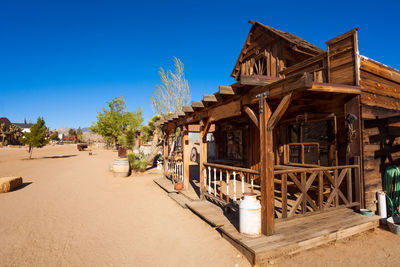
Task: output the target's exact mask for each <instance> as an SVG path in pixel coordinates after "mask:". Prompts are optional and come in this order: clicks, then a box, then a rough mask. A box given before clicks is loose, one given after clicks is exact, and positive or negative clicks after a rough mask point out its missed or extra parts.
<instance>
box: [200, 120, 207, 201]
mask: <svg viewBox="0 0 400 267" xmlns="http://www.w3.org/2000/svg"><path fill="white" fill-rule="evenodd" d="M204 163H207V133H206V123H205V121H204V120H203V119H200V162H199V170H200V173H199V178H200V199H202V200H203V199H204V177H203V176H204V174H203V169H204V168H205V167H204Z"/></svg>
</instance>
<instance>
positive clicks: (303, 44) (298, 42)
mask: <svg viewBox="0 0 400 267" xmlns="http://www.w3.org/2000/svg"><path fill="white" fill-rule="evenodd" d="M249 23H251V24H253V26H252V28H251V29H250V32H251V31H252V30H253V28H254V27H262V28H263V29H264V30H266V31H267V32H269V33H272V35H275V36H276V37H278V38H280V39H283V40H284V41H286V42H288V43H290V44H291V45H292V46H294V47H295V48H296V49H297V51H298V52H303V53H305V54H309V55H310V54H311V55H319V54H321V53H324V52H325V51H324V50H323V49H321V48H319V47H318V46H315V45H313V44H312V43H309V42H307V41H306V40H304V39H302V38H300V37H298V36H296V35H294V34H291V33H289V32H284V31H281V30H278V29H275V28H272V27H270V26H267V25H264V24H262V23H260V22H257V21H252V20H250V21H249ZM248 40H249V36H248V37H247V40H246V42H245V44H244V46H243V48H242V50H241V51H240V55H242V53H243V52H244V49H245V48H246V44H247V42H248ZM240 58H241V57H240V56H239V58H238V60H237V61H236V64H235V67H234V68H233V71H232V74H231V76H232V77H235V73H236V71H238V65H239V60H240Z"/></svg>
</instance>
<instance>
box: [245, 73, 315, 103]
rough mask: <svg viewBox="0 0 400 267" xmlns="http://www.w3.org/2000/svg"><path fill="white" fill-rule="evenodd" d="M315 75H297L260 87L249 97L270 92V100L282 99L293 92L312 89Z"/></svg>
mask: <svg viewBox="0 0 400 267" xmlns="http://www.w3.org/2000/svg"><path fill="white" fill-rule="evenodd" d="M312 80H313V75H312V74H311V73H307V72H304V73H301V74H296V75H293V76H290V77H287V78H285V79H282V80H279V81H276V82H274V83H271V84H269V85H266V86H258V87H256V88H255V89H254V90H252V91H251V92H250V94H249V95H248V96H255V95H258V94H261V93H264V92H268V98H280V97H282V96H285V95H287V94H289V93H291V92H296V91H300V90H306V89H310V88H311V84H312Z"/></svg>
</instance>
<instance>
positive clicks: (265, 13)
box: [0, 0, 400, 128]
mask: <svg viewBox="0 0 400 267" xmlns="http://www.w3.org/2000/svg"><path fill="white" fill-rule="evenodd" d="M399 10H400V4H399V2H398V1H380V2H379V3H377V2H376V1H374V2H372V1H370V2H368V1H342V2H341V1H335V2H334V3H333V2H324V1H315V2H313V1H309V2H308V3H305V1H293V2H291V1H282V2H281V1H140V2H135V1H84V0H80V1H73V0H70V1H62V0H58V1H54V0H53V1H18V0H12V1H2V0H0V38H1V39H0V117H3V116H5V117H8V118H9V119H10V120H11V121H13V122H23V120H24V118H26V119H27V120H30V121H36V119H37V117H38V116H43V117H44V118H45V121H46V123H47V125H48V126H50V128H57V127H60V126H69V127H78V126H81V127H85V126H90V124H91V122H92V121H95V120H96V111H98V110H100V109H101V108H102V107H105V106H106V102H107V101H109V100H111V99H112V98H114V97H117V96H119V95H122V96H123V97H124V98H125V100H126V103H127V105H128V107H129V109H130V110H134V109H136V108H138V107H143V112H144V118H145V119H146V120H147V119H149V118H150V117H151V116H152V115H153V111H152V109H151V104H150V100H149V97H150V96H151V94H152V92H153V90H154V86H155V84H156V83H159V77H158V74H157V72H158V69H159V67H160V66H162V67H164V68H172V67H173V66H172V58H173V57H174V56H176V57H178V58H180V59H181V60H182V61H183V63H184V64H185V73H186V78H187V79H188V81H189V86H190V89H191V96H192V100H198V99H201V98H202V95H203V94H205V93H214V92H215V91H216V90H217V88H218V86H219V85H229V84H231V83H233V79H232V78H231V77H230V73H231V71H232V68H233V66H234V64H235V62H236V59H237V57H238V55H239V52H240V50H241V48H242V46H243V43H244V41H245V38H246V36H247V34H248V31H249V30H250V26H251V25H250V24H249V23H248V20H257V21H260V22H262V23H264V24H266V25H269V26H272V27H275V28H278V29H280V30H284V31H288V32H291V33H293V34H295V35H298V36H300V37H302V38H304V39H305V40H307V41H309V42H311V43H313V44H315V45H317V46H319V47H321V48H323V49H326V45H325V41H327V40H329V39H331V38H333V37H336V36H337V35H340V34H342V33H344V32H346V31H348V30H350V29H352V28H355V27H359V28H360V30H359V50H360V53H361V54H363V55H366V56H368V57H370V58H373V59H375V60H377V61H380V62H382V63H384V64H387V65H390V66H392V67H394V68H397V69H399V68H400V54H399V50H398V48H399V43H400V34H399V32H400V30H399V28H400V22H399V19H398V12H399Z"/></svg>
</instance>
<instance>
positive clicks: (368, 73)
mask: <svg viewBox="0 0 400 267" xmlns="http://www.w3.org/2000/svg"><path fill="white" fill-rule="evenodd" d="M360 86H361V89H362V94H361V112H362V117H363V148H364V151H363V152H364V161H363V165H364V191H365V205H366V208H368V209H372V210H376V207H377V206H376V192H377V191H379V190H381V189H382V179H383V175H384V171H385V169H386V167H387V166H388V165H390V164H394V165H399V163H400V138H399V137H400V131H399V129H400V72H398V71H396V70H394V69H391V68H390V67H386V66H384V65H382V64H379V63H376V62H374V61H372V60H369V59H366V58H363V57H361V59H360Z"/></svg>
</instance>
